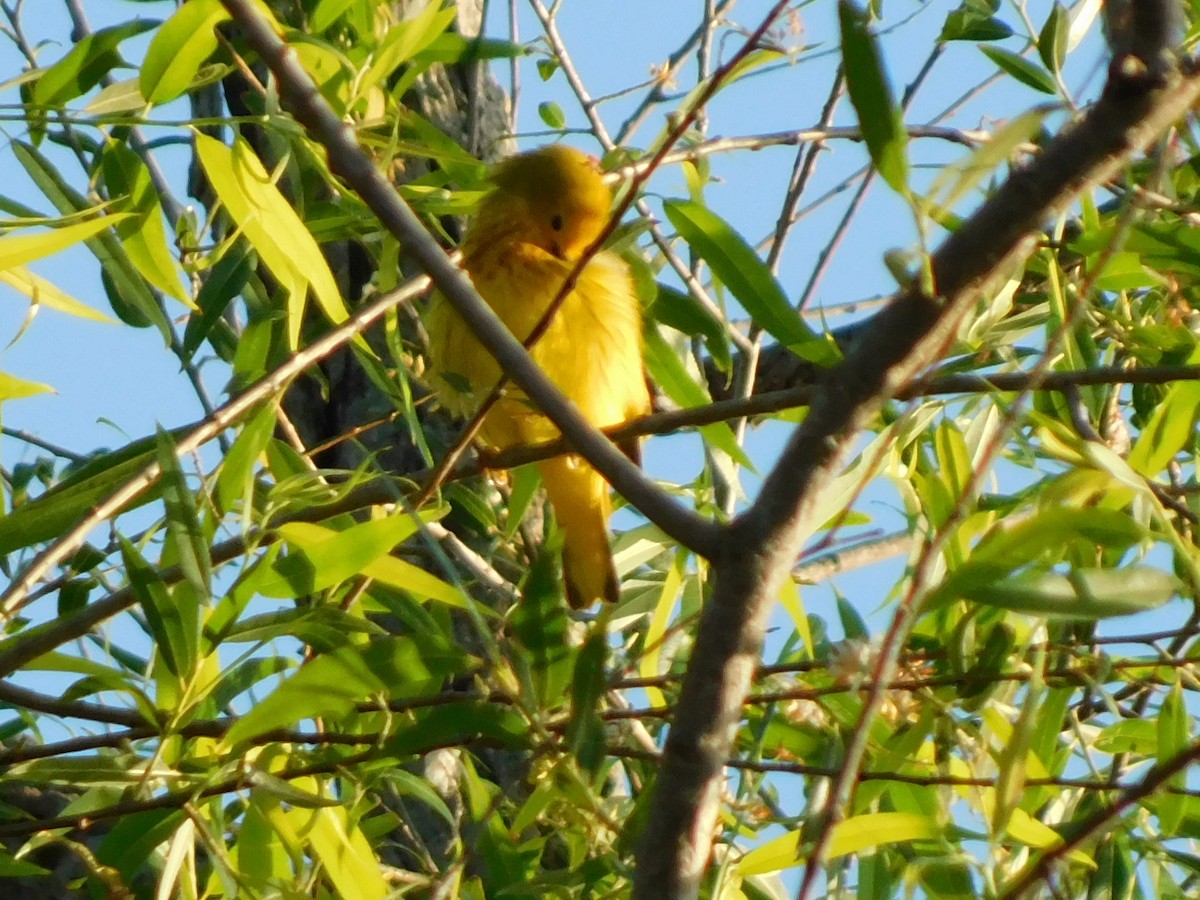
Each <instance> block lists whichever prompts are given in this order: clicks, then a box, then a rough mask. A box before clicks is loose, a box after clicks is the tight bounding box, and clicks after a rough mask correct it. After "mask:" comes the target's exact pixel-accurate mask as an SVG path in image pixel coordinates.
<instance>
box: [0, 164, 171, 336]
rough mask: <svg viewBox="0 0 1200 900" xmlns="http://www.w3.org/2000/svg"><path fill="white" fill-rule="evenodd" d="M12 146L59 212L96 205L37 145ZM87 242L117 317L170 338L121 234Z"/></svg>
mask: <svg viewBox="0 0 1200 900" xmlns="http://www.w3.org/2000/svg"><path fill="white" fill-rule="evenodd" d="M10 146H11V147H12V151H13V155H14V156H16V158H17V160H18V161H19V162H20V163H21V165H22V166H24V168H25V171H26V172H27V173H28V174H29V177H30V178H31V179H32V180H33V182H34V184H36V185H37V187H38V189H39V190H40V191H41V192H42V193H43V194H45V195H46V198H47V199H48V200H49V201H50V202H51V203H52V204H54V207H55V209H57V210H58V211H59V213H61V214H62V215H64V216H70V215H77V214H80V213H83V212H90V211H92V210H93V209H94V206H93V204H92V203H91V202H90V201H89V200H88V199H87V198H86V197H84V196H83V195H82V194H80V193H79V192H78V191H76V190H75V189H74V188H73V187H72V186H71V185H69V184H68V183H67V181H66V179H64V178H63V177H62V175H61V174H59V172H58V170H57V169H56V168H55V167H54V166H53V164H52V163H51V162H50V161H49V160H48V159H46V157H45V156H43V155H42V154H41V153H39V152H38V151H37V150H36V149H35V148H33V147H32V146H30V145H28V144H25V143H23V142H21V141H13V142H12V144H11V145H10ZM110 224H111V223H110ZM85 243H86V244H87V246H88V249H89V250H91V251H92V254H93V255H94V256H95V257H96V259H98V260H99V261H100V266H101V271H102V277H103V279H104V287H105V292H106V293H107V295H108V300H109V303H111V304H112V308H113V312H115V313H116V314H117V318H119V319H120V320H121V321H122V322H125V323H126V324H128V325H132V326H134V327H135V328H145V327H147V326H149V325H154V326H156V327H157V328H158V330H159V331H160V332H161V333H162V335H163V338H164V340H166V341H168V342H169V341H170V338H171V327H170V323H169V322H168V321H167V317H166V315H165V314H164V313H163V311H162V309H161V308H160V307H159V305H158V301H157V300H156V299H155V297H154V294H153V293H151V291H150V289H149V288H148V287H147V286H146V282H145V280H144V279H143V278H142V276H141V274H140V273H139V272H138V270H137V267H136V266H134V264H133V263H132V262H131V261H130V259H129V256H128V254H127V253H126V252H125V248H124V247H123V246H122V245H121V242H120V240H119V239H118V238H117V236H116V235H115V234H113V233H112V232H111V231H109V230H107V229H105V230H102V231H99V232H97V233H96V235H95V236H94V237H90V238H86V239H85Z"/></svg>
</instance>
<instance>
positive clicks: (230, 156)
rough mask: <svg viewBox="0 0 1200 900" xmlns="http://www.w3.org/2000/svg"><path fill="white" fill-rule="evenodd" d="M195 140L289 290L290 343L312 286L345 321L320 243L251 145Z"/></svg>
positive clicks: (331, 314) (226, 199)
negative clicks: (230, 144) (278, 186)
mask: <svg viewBox="0 0 1200 900" xmlns="http://www.w3.org/2000/svg"><path fill="white" fill-rule="evenodd" d="M195 142H196V155H197V156H198V157H199V159H200V164H201V165H202V166H203V168H204V173H205V174H206V175H207V176H208V180H209V182H210V183H211V184H212V187H213V190H214V191H216V192H217V196H218V197H220V199H221V202H222V203H223V204H224V205H225V208H226V210H228V212H229V215H230V216H231V217H232V218H233V220H234V221H235V222H237V224H238V226H239V227H240V228H241V230H242V234H244V235H245V236H246V239H247V240H248V241H249V242H250V244H251V245H252V246H253V247H254V249H255V251H257V253H258V256H259V258H260V259H261V260H262V261H263V263H265V264H266V266H267V268H268V269H270V270H271V274H273V275H274V276H275V278H276V280H277V281H279V283H280V285H281V286H282V287H283V289H284V290H285V292H286V293H287V297H288V320H287V328H288V346H289V347H290V348H293V349H294V348H295V347H297V346H298V344H299V341H300V327H301V324H302V321H303V315H304V307H305V303H306V301H307V298H308V290H309V288H310V287H311V288H312V292H313V295H314V296H315V297H316V300H317V304H318V305H319V306H320V307H321V309H322V311H323V312H324V313H325V315H326V316H327V317H328V318H329V320H330V321H331V322H333V323H334V324H335V325H336V324H338V323H340V322H343V321H345V320H346V318H347V317H348V315H349V314H348V313H347V311H346V306H345V304H344V303H343V302H342V297H341V293H340V292H339V291H338V286H337V282H336V281H335V280H334V277H333V273H332V272H331V271H330V270H329V265H328V263H326V261H325V257H324V255H323V254H322V253H321V248H320V246H319V245H318V244H317V242H316V239H315V238H313V236H312V234H311V233H310V232H309V231H308V229H307V228H306V227H305V225H304V222H303V221H302V220H301V219H300V217H299V216H298V215H296V211H295V209H293V208H292V205H291V204H290V203H289V202H288V201H287V198H286V197H284V196H283V194H282V193H281V192H280V191H279V189H278V188H277V187H276V186H275V184H274V183H273V180H272V179H271V177H270V176H269V175H268V174H267V171H266V170H265V169H264V168H263V167H262V163H261V162H259V160H258V157H256V156H255V155H254V151H253V150H252V149H251V147H250V145H249V144H247V143H246V142H245V141H244V140H242V139H241V138H238V139H236V140H235V142H234V145H233V147H232V148H230V147H226V146H225V145H224V144H222V143H221V142H220V141H217V140H214V139H213V138H210V137H208V136H207V135H203V134H197V135H196V136H195Z"/></svg>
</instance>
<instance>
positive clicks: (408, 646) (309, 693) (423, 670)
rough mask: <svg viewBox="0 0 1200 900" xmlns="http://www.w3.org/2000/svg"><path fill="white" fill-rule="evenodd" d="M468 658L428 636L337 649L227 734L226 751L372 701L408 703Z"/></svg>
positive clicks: (437, 685)
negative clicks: (380, 698)
mask: <svg viewBox="0 0 1200 900" xmlns="http://www.w3.org/2000/svg"><path fill="white" fill-rule="evenodd" d="M467 661H468V657H467V655H466V654H465V653H463V652H462V651H461V650H459V649H457V648H454V647H451V646H450V645H449V644H446V643H443V642H442V641H441V640H440V639H435V638H434V637H433V636H432V635H421V636H420V637H419V638H418V637H415V636H414V637H398V638H387V639H384V640H377V641H372V642H371V643H370V644H368V645H367V646H365V647H342V648H340V649H338V650H335V651H333V652H332V653H326V654H323V655H321V656H318V657H316V658H315V659H312V660H310V661H309V662H308V663H306V664H305V665H304V666H303V667H302V668H301V669H300V670H299V671H297V672H296V674H295V675H293V676H292V677H291V678H289V679H287V681H285V682H284V683H283V684H282V685H280V686H279V687H278V688H277V689H276V690H275V691H274V692H273V693H271V694H269V695H268V696H267V697H266V698H264V699H263V700H262V701H261V702H260V703H258V704H257V705H255V706H254V707H253V709H251V710H250V712H248V713H247V714H246V715H245V716H243V717H242V718H240V719H238V721H237V722H235V723H234V724H233V727H232V728H230V729H229V732H228V733H227V734H226V736H225V739H224V741H223V743H224V745H225V746H226V747H235V746H237V745H238V744H240V743H242V742H244V741H247V740H249V739H250V738H253V737H257V736H258V735H261V734H265V733H266V732H269V731H273V730H275V729H276V728H284V727H287V726H290V725H294V724H296V723H297V722H300V721H302V720H304V719H315V718H324V717H332V718H334V719H340V718H342V717H343V716H346V715H348V714H349V713H351V712H352V711H353V710H354V708H355V705H356V704H358V703H361V702H366V701H369V700H370V699H371V698H372V697H376V696H387V697H392V698H413V697H419V696H423V695H427V694H429V693H432V692H434V691H436V690H437V689H438V688H440V687H441V684H442V681H443V679H445V678H446V677H448V676H450V675H455V674H458V673H460V672H461V671H462V670H463V669H464V667H465V666H466V664H467Z"/></svg>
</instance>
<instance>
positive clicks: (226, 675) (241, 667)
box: [212, 656, 296, 709]
mask: <svg viewBox="0 0 1200 900" xmlns="http://www.w3.org/2000/svg"><path fill="white" fill-rule="evenodd" d="M295 665H296V664H295V663H294V662H292V661H291V660H290V659H284V658H283V657H281V656H268V657H255V658H252V659H243V660H242V661H241V662H240V663H238V664H236V665H235V666H233V668H231V669H226V670H225V671H224V672H223V673H221V680H220V682H218V683H217V686H216V687H215V688H213V691H212V700H213V704H214V705H215V706H216V707H217V709H225V708H226V707H227V706H229V704H230V703H232V702H233V701H234V700H236V699H237V698H238V697H240V696H241V695H242V694H244V693H245V692H246V691H248V690H250V689H251V688H252V687H254V685H256V684H258V683H259V682H260V681H263V680H264V679H267V678H271V677H273V676H275V675H281V674H283V673H284V672H287V671H289V670H291V669H293V668H295Z"/></svg>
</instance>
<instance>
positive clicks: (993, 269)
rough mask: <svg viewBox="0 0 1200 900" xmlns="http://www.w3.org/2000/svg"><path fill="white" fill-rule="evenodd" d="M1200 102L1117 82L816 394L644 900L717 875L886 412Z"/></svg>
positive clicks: (1121, 75) (663, 822) (672, 789)
mask: <svg viewBox="0 0 1200 900" xmlns="http://www.w3.org/2000/svg"><path fill="white" fill-rule="evenodd" d="M1198 98H1200V77H1198V76H1197V75H1196V74H1194V73H1191V72H1189V73H1188V74H1187V75H1186V76H1183V77H1180V76H1174V77H1172V78H1169V79H1167V80H1166V81H1163V80H1160V79H1159V78H1156V77H1147V76H1145V75H1144V74H1140V73H1135V74H1132V75H1131V74H1129V73H1127V72H1124V71H1115V72H1114V73H1113V75H1112V77H1111V79H1110V82H1109V84H1108V86H1107V88H1106V90H1105V92H1104V95H1103V97H1102V98H1101V99H1100V101H1099V102H1098V103H1097V104H1096V105H1095V107H1094V108H1092V110H1091V111H1090V112H1089V113H1088V114H1087V115H1086V116H1085V117H1084V118H1083V119H1082V120H1081V121H1080V122H1079V123H1078V124H1077V125H1076V126H1074V127H1072V128H1070V129H1068V130H1067V131H1066V132H1064V133H1063V134H1061V135H1060V136H1059V137H1058V138H1057V139H1055V140H1054V141H1052V142H1051V143H1050V144H1049V146H1047V147H1046V149H1045V151H1044V153H1043V154H1042V155H1041V156H1040V157H1038V158H1037V159H1035V160H1033V161H1032V162H1031V163H1029V164H1028V165H1026V166H1025V167H1024V168H1022V169H1019V170H1017V171H1015V172H1014V173H1013V174H1012V175H1011V176H1010V177H1009V179H1008V180H1007V181H1006V182H1005V183H1004V185H1003V186H1002V187H1001V188H1000V189H999V190H998V191H997V192H996V193H995V195H993V196H992V197H991V198H990V199H989V200H988V201H987V202H986V203H985V204H984V205H983V206H982V207H981V208H980V209H979V211H978V212H976V213H975V214H974V215H973V216H971V217H970V218H969V219H967V220H966V221H965V222H964V223H963V225H962V226H961V227H960V228H959V230H958V231H956V232H955V233H954V234H953V235H951V236H950V238H949V239H948V240H947V241H946V242H945V243H944V244H943V245H942V247H941V248H940V249H939V250H938V252H937V253H936V254H935V255H934V257H933V260H932V262H933V273H934V278H935V284H936V286H937V291H938V296H937V297H930V296H927V295H925V294H923V293H921V292H920V290H919V289H918V288H917V287H916V286H914V287H913V288H912V289H910V290H909V291H908V292H907V293H905V294H902V295H900V296H898V297H897V298H896V299H895V300H893V301H892V303H891V304H890V305H889V306H888V307H887V308H885V309H884V310H883V311H882V312H880V313H879V314H878V315H876V316H875V318H874V319H873V321H872V322H871V324H870V326H869V327H868V328H867V329H866V330H865V333H864V334H863V336H862V339H861V343H859V344H858V345H857V346H856V347H855V348H853V349H852V350H851V351H850V353H849V355H848V356H847V358H846V360H845V361H844V362H843V363H842V364H840V365H839V366H838V367H837V368H835V369H834V370H832V371H830V372H829V373H827V374H826V375H825V376H824V377H823V378H822V380H821V382H820V383H819V387H818V390H817V391H816V393H815V396H814V402H813V404H812V407H811V411H810V413H809V416H808V418H807V419H806V420H805V422H804V424H803V425H801V426H800V427H799V428H798V429H797V430H796V431H795V432H794V433H793V435H792V437H791V439H790V440H789V442H788V444H787V447H786V448H785V450H784V453H783V455H782V457H781V459H780V462H779V463H778V464H777V465H776V467H775V469H774V470H773V471H772V472H771V474H770V475H769V476H768V478H767V480H766V482H765V483H764V485H763V488H762V492H761V495H760V497H759V500H758V501H757V502H756V503H755V504H754V505H753V506H752V507H751V509H750V510H749V511H747V512H746V513H745V514H744V515H742V516H741V517H740V518H738V519H736V520H735V521H734V522H733V524H732V526H731V529H730V534H729V536H728V540H727V541H726V542H725V544H724V547H723V552H722V554H721V555H720V556H718V557H717V558H716V559H715V560H714V561H713V563H714V570H715V588H714V593H713V597H712V599H711V600H710V601H709V603H708V605H707V606H706V608H705V610H704V613H703V616H702V619H701V622H700V628H699V632H698V634H697V639H696V644H695V648H694V649H693V651H692V659H691V663H690V665H689V667H688V672H687V676H686V678H685V681H684V686H683V692H682V694H681V697H680V702H679V712H678V715H677V717H676V720H675V722H674V724H673V726H672V728H671V732H670V736H669V738H668V741H667V745H666V750H665V754H664V759H663V766H662V769H661V771H660V774H659V778H658V783H657V785H656V786H655V793H654V799H653V802H652V807H651V811H650V816H649V819H648V822H647V825H646V831H645V837H644V838H643V841H642V846H641V849H640V853H639V857H638V869H637V876H636V883H635V892H634V897H635V898H641V900H649V898H651V897H654V898H664V897H665V898H690V897H695V896H696V892H697V889H698V885H699V881H700V877H701V874H702V873H703V871H704V867H705V865H706V863H707V859H708V856H709V853H710V850H711V843H712V838H713V833H714V828H715V826H716V819H717V812H718V805H719V796H720V789H721V785H722V784H723V775H722V772H723V766H724V760H725V758H726V757H727V756H728V754H729V749H730V746H731V744H732V740H733V736H734V734H735V732H736V729H737V725H738V722H739V720H740V718H741V709H742V702H743V699H744V698H745V696H746V692H747V689H748V685H749V682H750V678H751V675H752V673H753V670H754V668H755V665H756V664H757V662H758V654H759V649H760V647H761V644H762V638H763V632H764V628H765V626H766V623H767V620H768V617H769V614H770V610H771V608H772V605H773V604H774V602H775V597H776V594H777V591H778V588H779V585H780V583H781V581H782V579H783V578H784V577H785V576H786V574H787V572H788V571H789V570H790V568H791V566H792V565H793V562H794V560H795V557H796V555H797V553H798V552H799V550H800V548H801V546H802V543H803V541H804V540H805V538H806V537H807V536H808V535H809V534H811V533H812V530H813V529H814V528H815V527H817V526H818V525H819V524H820V523H818V522H814V521H812V513H813V511H814V510H815V509H816V508H817V507H818V505H819V504H820V502H821V501H822V499H823V492H824V490H825V489H826V487H827V486H828V484H829V483H830V481H831V480H832V477H833V476H834V475H835V474H836V473H837V472H838V471H839V469H840V468H841V467H842V465H843V464H844V462H845V461H846V459H847V457H848V455H849V454H850V452H851V450H852V447H853V442H854V439H855V436H856V435H857V434H858V432H859V431H861V430H862V429H863V428H864V427H865V426H866V425H867V424H868V423H869V421H870V419H871V417H872V416H873V415H874V414H875V412H876V411H877V410H878V409H879V407H880V405H881V404H882V403H883V402H884V400H885V399H886V398H888V397H891V396H894V395H895V394H896V393H897V392H898V391H899V390H900V389H901V387H902V386H903V385H905V384H906V383H908V382H909V381H911V380H912V379H913V378H915V377H916V376H917V374H918V373H919V372H920V371H921V370H923V369H924V368H925V367H926V366H928V365H929V364H930V363H931V362H932V361H933V360H934V359H936V358H937V356H938V355H939V354H940V353H941V352H944V348H945V347H946V346H947V344H948V343H949V342H950V341H951V340H952V338H953V336H954V334H955V332H956V329H957V328H958V326H959V324H960V322H961V321H962V320H963V318H964V317H965V316H966V315H967V314H969V312H970V311H971V309H972V308H973V307H974V304H975V303H976V302H977V301H978V300H979V299H980V298H981V297H983V296H985V295H986V293H987V292H988V290H989V289H991V288H992V287H993V286H994V285H995V284H996V283H997V281H998V280H999V279H1001V278H1004V277H1007V275H1008V274H1009V273H1010V272H1011V271H1012V270H1013V268H1014V267H1015V266H1017V265H1018V264H1020V263H1021V262H1022V261H1023V260H1024V259H1025V258H1026V256H1027V255H1028V254H1029V253H1030V252H1031V250H1032V247H1033V246H1034V243H1035V241H1036V239H1037V235H1038V233H1039V229H1040V228H1041V227H1042V225H1043V223H1044V222H1045V221H1046V220H1048V219H1050V218H1052V217H1054V216H1055V215H1058V214H1061V213H1062V212H1064V211H1065V210H1066V209H1068V208H1069V206H1070V204H1071V203H1073V202H1074V201H1075V199H1076V198H1077V197H1079V195H1080V194H1081V193H1083V192H1084V191H1086V190H1087V189H1089V188H1090V187H1092V186H1093V185H1095V184H1097V183H1099V182H1102V181H1105V180H1107V179H1108V178H1110V177H1112V176H1113V175H1114V174H1115V173H1116V172H1117V171H1118V170H1119V169H1120V168H1121V167H1122V166H1124V165H1125V164H1127V163H1128V162H1129V161H1130V160H1131V159H1132V158H1133V157H1134V156H1135V155H1136V154H1137V153H1139V152H1140V151H1141V150H1142V149H1143V148H1145V147H1146V146H1147V145H1148V144H1150V143H1151V142H1152V141H1154V140H1155V139H1157V138H1158V137H1159V136H1160V135H1162V134H1163V133H1164V132H1165V131H1166V130H1167V129H1169V128H1170V127H1171V125H1172V124H1173V123H1174V122H1176V121H1177V120H1178V119H1179V118H1181V117H1182V116H1183V115H1185V114H1186V113H1187V111H1188V110H1189V109H1191V108H1192V107H1193V106H1194V105H1195V103H1196V102H1197V99H1198Z"/></svg>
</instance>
